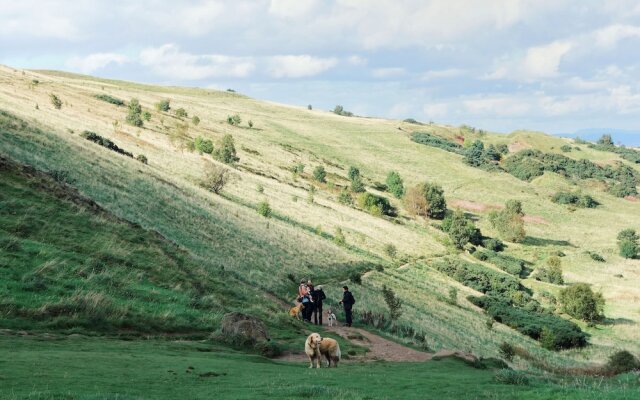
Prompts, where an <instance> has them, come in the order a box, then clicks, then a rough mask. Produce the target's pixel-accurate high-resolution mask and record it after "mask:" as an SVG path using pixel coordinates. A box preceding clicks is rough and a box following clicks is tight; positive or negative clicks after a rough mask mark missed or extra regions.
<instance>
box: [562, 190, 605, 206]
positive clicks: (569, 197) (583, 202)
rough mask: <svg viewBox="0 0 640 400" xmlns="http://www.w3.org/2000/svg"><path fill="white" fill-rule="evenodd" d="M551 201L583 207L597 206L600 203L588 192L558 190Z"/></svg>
mask: <svg viewBox="0 0 640 400" xmlns="http://www.w3.org/2000/svg"><path fill="white" fill-rule="evenodd" d="M551 201H553V202H554V203H558V204H572V205H575V206H578V207H582V208H596V207H597V206H599V205H600V203H598V202H597V201H596V200H595V199H594V198H593V197H591V196H589V195H587V194H584V195H583V194H577V193H570V192H562V191H561V192H557V193H556V194H554V195H553V197H551Z"/></svg>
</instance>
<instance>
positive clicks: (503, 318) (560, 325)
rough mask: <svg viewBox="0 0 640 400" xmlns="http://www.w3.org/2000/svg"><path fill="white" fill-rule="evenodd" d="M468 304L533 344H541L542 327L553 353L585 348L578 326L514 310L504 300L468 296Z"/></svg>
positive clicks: (553, 316)
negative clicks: (482, 309)
mask: <svg viewBox="0 0 640 400" xmlns="http://www.w3.org/2000/svg"><path fill="white" fill-rule="evenodd" d="M469 300H470V301H471V302H472V303H474V304H475V305H477V306H479V307H482V308H484V310H485V311H486V312H487V314H489V315H491V316H492V317H493V318H494V319H495V320H496V321H497V322H500V323H503V324H505V325H507V326H509V327H511V328H513V329H515V330H517V331H518V332H520V333H522V334H524V335H527V336H529V337H531V338H533V339H535V340H540V338H541V337H542V335H543V327H547V328H548V329H549V331H550V332H547V334H546V338H545V340H548V341H549V342H547V344H550V342H551V340H550V339H553V342H552V343H553V346H549V347H552V349H553V350H562V349H570V348H573V347H584V346H585V345H586V344H587V336H586V334H585V333H584V332H582V331H581V330H580V327H579V326H578V325H576V324H574V323H573V322H571V321H567V320H566V319H563V318H561V317H559V316H557V315H554V314H547V313H539V312H535V311H531V310H527V309H524V308H520V307H514V306H513V305H511V304H509V302H508V301H506V300H505V299H504V298H501V297H499V296H495V295H489V296H482V297H473V296H471V297H469Z"/></svg>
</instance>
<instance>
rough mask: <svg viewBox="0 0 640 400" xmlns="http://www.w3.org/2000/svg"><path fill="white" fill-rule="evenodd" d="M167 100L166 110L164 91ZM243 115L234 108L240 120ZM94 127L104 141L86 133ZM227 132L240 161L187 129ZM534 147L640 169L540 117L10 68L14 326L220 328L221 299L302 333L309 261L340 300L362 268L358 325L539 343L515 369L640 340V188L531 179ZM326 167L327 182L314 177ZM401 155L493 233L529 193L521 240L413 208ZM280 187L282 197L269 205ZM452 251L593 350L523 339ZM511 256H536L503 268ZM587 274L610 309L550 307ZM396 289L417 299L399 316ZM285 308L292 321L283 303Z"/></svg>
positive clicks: (572, 361) (7, 105)
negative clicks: (396, 112) (357, 182)
mask: <svg viewBox="0 0 640 400" xmlns="http://www.w3.org/2000/svg"><path fill="white" fill-rule="evenodd" d="M52 95H54V96H55V97H56V98H57V99H59V104H58V105H59V107H58V108H57V107H56V105H54V104H53V103H54V102H52ZM132 99H137V100H139V103H140V105H141V111H142V112H143V113H148V115H145V114H142V117H143V119H141V120H140V122H141V123H142V124H141V126H134V125H131V124H129V123H127V121H126V119H127V113H128V112H129V111H128V107H127V105H128V104H131V100H132ZM163 100H169V104H170V109H169V110H167V111H161V110H159V109H158V108H157V107H156V104H157V103H159V102H161V101H163ZM119 101H122V103H123V104H122V105H118V103H119ZM179 109H183V110H184V113H182V112H178V113H176V110H179ZM234 115H238V116H239V117H240V118H239V120H240V122H239V123H237V122H236V121H233V118H232V119H231V120H229V117H233V116H234ZM195 116H197V117H198V118H197V119H195V118H193V117H195ZM249 121H251V124H248V122H249ZM85 132H92V133H93V135H94V136H91V137H93V138H94V139H95V138H99V139H95V140H87V139H86V138H87V137H88V136H90V135H88V134H87V133H85ZM416 133H426V134H429V135H433V136H436V137H438V138H440V139H441V140H445V141H447V142H449V143H455V144H458V145H459V146H460V148H461V149H464V148H466V147H469V146H470V144H472V143H473V142H474V141H477V140H479V141H481V142H483V144H484V146H485V147H487V146H490V145H493V146H494V147H496V148H498V147H502V148H507V149H508V154H506V155H505V157H503V160H502V161H500V162H499V163H498V162H496V163H492V164H491V166H490V168H478V167H474V166H472V165H469V164H468V163H465V162H464V156H463V155H461V154H460V152H455V151H447V150H446V149H442V148H438V147H434V146H431V145H424V144H421V143H418V142H416V141H414V140H412V137H413V135H414V134H416ZM226 135H231V137H232V138H233V141H234V145H235V150H236V156H237V158H238V160H237V161H236V162H232V163H231V164H225V163H222V162H220V161H219V160H220V159H221V158H220V157H218V158H216V157H214V156H215V155H216V153H215V151H214V152H213V154H208V153H207V152H203V151H199V150H201V149H202V148H201V147H200V148H197V147H196V146H195V144H194V143H195V142H196V141H202V140H205V141H207V140H210V141H211V142H212V143H213V148H214V149H223V148H224V140H226V139H224V138H225V136H226ZM96 141H99V142H100V143H102V144H103V145H102V146H101V145H99V144H98V143H96ZM109 147H110V148H109ZM114 148H117V149H120V150H122V151H120V153H118V152H115V151H112V150H113V149H114ZM567 149H568V150H567ZM522 150H532V151H533V150H535V151H540V152H543V153H544V154H546V155H547V156H546V157H548V158H549V157H551V158H552V156H553V157H556V159H561V160H562V162H564V163H574V162H575V165H580V166H584V165H587V166H590V168H593V169H594V170H596V171H598V173H602V174H610V171H619V170H620V169H621V168H627V169H628V170H629V171H634V172H630V174H640V165H639V164H637V163H634V162H632V161H629V160H628V159H625V158H623V157H622V156H621V154H619V153H616V152H614V151H606V150H603V149H600V148H597V147H596V146H593V145H590V144H589V143H584V142H580V143H576V142H574V141H573V140H571V139H562V138H558V137H553V136H549V135H545V134H543V133H539V132H528V131H518V132H514V133H511V134H509V135H500V134H494V133H491V132H484V131H479V130H476V129H473V128H471V127H467V126H461V127H453V126H446V125H438V124H421V123H418V122H417V121H410V120H407V121H397V120H384V119H378V118H365V117H357V116H353V117H346V116H340V115H336V114H334V113H330V112H323V111H317V110H308V109H307V108H306V107H305V108H301V107H293V106H286V105H281V104H274V103H270V102H265V101H258V100H255V99H251V98H248V97H246V96H243V95H241V94H238V93H235V92H229V91H215V90H204V89H198V88H178V87H161V86H151V85H141V84H136V83H131V82H123V81H113V80H107V79H100V78H94V77H89V76H81V75H74V74H68V73H63V72H55V71H21V70H14V69H11V68H8V67H0V155H1V156H2V157H3V159H2V160H3V162H2V168H1V172H2V185H3V190H2V195H1V197H0V201H2V212H1V213H0V217H1V218H2V219H3V224H2V228H1V230H0V233H1V235H2V238H1V240H2V246H4V249H5V250H4V251H3V255H2V259H0V260H1V262H2V263H3V264H4V265H5V267H8V268H3V269H1V270H0V272H1V273H2V274H3V286H1V287H0V289H1V290H2V297H3V303H2V304H1V308H0V311H2V315H3V319H2V326H1V327H2V328H9V329H23V330H35V331H43V330H45V331H46V330H58V331H63V332H70V331H74V330H80V331H82V332H83V333H92V334H95V333H103V334H104V333H109V334H114V333H122V332H123V331H125V330H126V331H128V332H136V333H138V334H150V333H155V334H164V335H166V334H176V333H183V334H191V335H196V336H198V335H200V336H202V335H204V334H205V332H211V331H214V330H216V329H218V327H219V323H220V318H221V316H222V314H223V313H224V312H226V311H232V310H238V309H243V310H245V311H246V312H249V313H252V314H255V315H258V316H261V317H263V318H265V319H267V322H268V324H269V326H270V327H271V328H272V329H274V330H275V331H276V332H279V333H277V334H276V337H280V338H281V339H282V340H283V342H284V343H286V342H288V341H289V340H290V339H291V338H292V337H294V336H295V335H297V334H299V333H300V332H304V329H302V328H301V326H300V325H298V324H295V323H293V322H290V321H288V319H287V318H286V316H285V315H284V311H285V310H284V309H283V306H282V303H283V302H286V303H289V302H291V301H292V300H293V299H294V297H295V291H296V286H297V282H298V281H299V280H300V279H303V278H305V279H306V278H311V279H313V280H314V282H316V283H320V284H323V285H324V287H325V290H326V291H327V294H328V297H329V299H328V302H329V304H333V305H336V303H337V301H338V300H339V298H340V297H339V296H340V293H341V287H342V285H343V284H345V283H348V284H349V285H350V286H351V287H352V289H353V292H354V294H355V295H356V297H357V299H358V302H357V306H356V308H357V319H358V323H359V324H362V326H365V327H368V329H371V330H373V331H377V332H379V333H381V334H384V335H388V336H389V337H392V338H394V340H397V341H399V342H402V343H406V344H407V345H413V346H421V347H423V348H429V349H431V350H439V349H443V348H453V349H461V350H465V351H469V352H472V353H474V354H476V355H478V356H482V357H499V356H500V355H501V353H500V350H499V349H500V346H501V344H503V343H504V342H507V343H511V344H513V345H516V346H518V347H519V348H521V349H522V352H524V353H526V354H528V355H529V356H530V357H529V358H526V357H521V358H518V359H517V361H515V362H514V364H513V365H514V366H515V367H517V368H529V369H547V370H554V369H558V368H567V367H569V366H570V367H584V368H589V367H590V366H593V365H596V364H599V363H602V362H604V361H605V360H606V358H607V357H608V356H609V355H610V354H612V353H613V352H614V351H615V350H618V349H627V350H630V351H632V352H636V353H638V352H640V344H639V343H640V341H639V340H638V339H640V334H639V333H638V332H640V330H639V329H638V328H639V326H638V324H639V322H640V309H639V308H638V307H637V304H638V300H639V299H640V286H639V285H638V283H639V282H640V261H638V260H630V259H625V258H622V257H620V256H619V255H618V252H617V244H616V235H617V234H618V232H619V231H621V230H623V229H626V228H635V229H640V205H639V204H640V203H638V202H637V201H636V197H634V196H626V197H624V196H623V197H616V196H615V195H612V194H611V193H610V190H609V189H610V187H611V186H612V185H614V186H615V184H617V183H619V182H618V181H617V180H616V179H618V180H620V179H623V178H619V177H618V176H617V175H616V176H613V175H612V176H609V175H607V176H606V177H605V178H602V179H599V178H598V177H594V176H589V177H584V178H577V177H576V176H575V175H571V173H566V171H564V170H563V171H562V172H557V171H556V172H554V171H555V170H553V171H552V170H551V169H550V168H546V169H544V170H543V171H541V172H540V174H539V175H538V176H535V177H533V178H532V179H530V180H522V179H518V178H517V177H516V176H514V174H513V173H509V172H510V171H509V170H508V169H506V167H505V165H506V162H505V158H506V159H507V160H508V159H509V157H513V156H514V154H515V153H518V152H519V151H522ZM123 153H125V154H123ZM126 153H130V155H131V156H127V154H126ZM519 154H520V153H519ZM139 155H144V159H143V160H144V161H145V162H141V161H140V159H141V158H140V157H138V156H139ZM549 155H551V156H549ZM559 157H562V158H559ZM139 158H140V159H139ZM26 166H28V167H26ZM211 166H215V167H217V168H224V169H226V170H227V171H228V173H229V182H228V183H227V184H226V185H225V186H224V188H223V189H222V191H220V193H218V194H216V193H214V192H212V191H210V190H207V188H205V187H203V186H202V182H203V180H204V179H205V178H206V172H207V170H208V169H209V168H211ZM318 167H322V168H324V171H325V173H326V178H325V179H324V182H322V181H318V180H317V179H315V178H314V172H315V170H316V169H317V168H318ZM350 167H356V168H358V169H359V171H360V176H361V177H362V181H363V183H364V187H365V189H366V191H367V192H368V193H370V194H372V195H375V196H382V197H385V198H387V199H388V201H389V202H390V206H392V207H393V208H394V209H395V211H394V212H391V213H389V214H390V215H380V213H378V212H371V210H369V212H368V211H367V210H366V209H365V208H366V207H363V204H362V203H360V204H359V203H358V197H359V196H360V195H359V194H358V193H350V192H349V190H348V188H349V187H350V184H351V182H350V179H349V176H348V175H349V170H350ZM607 168H610V170H609V169H607ZM578 169H580V168H578ZM25 171H26V172H25ZM390 171H396V172H397V173H398V174H399V175H400V176H401V177H402V179H403V181H404V185H405V187H407V188H409V187H412V186H415V185H417V184H420V183H423V182H427V181H428V182H432V183H437V184H438V185H440V186H441V187H442V189H443V190H444V195H445V197H446V201H447V204H448V207H449V209H452V210H453V209H460V210H462V211H464V212H465V213H466V215H467V217H468V218H470V219H472V220H474V221H475V224H476V226H477V227H478V228H480V229H481V231H482V234H483V235H485V236H486V237H493V238H496V237H498V236H500V233H499V232H498V231H497V230H496V229H495V228H494V226H493V225H492V224H491V223H490V221H489V219H490V218H489V215H490V213H491V211H493V210H500V209H502V208H503V206H504V204H505V202H507V201H508V200H519V201H520V202H521V203H522V205H523V211H524V214H525V215H524V221H525V229H526V237H525V238H524V240H522V241H520V242H519V243H513V242H506V241H505V242H506V245H507V246H506V249H505V250H504V251H503V252H501V253H497V254H498V256H495V257H494V258H487V259H481V258H478V257H477V255H476V256H474V255H473V254H472V253H473V251H474V250H476V248H477V250H476V251H479V250H480V249H481V247H480V246H474V248H473V249H470V248H469V246H467V247H466V249H467V251H461V250H459V249H456V248H455V246H453V245H452V243H451V240H450V239H449V237H448V235H447V233H446V232H444V231H443V228H442V226H441V225H442V223H441V221H439V220H433V219H428V218H423V217H419V216H415V215H412V214H411V213H409V212H408V211H407V207H406V205H405V204H404V202H403V201H402V200H399V199H397V198H395V197H394V196H393V195H391V194H390V193H388V192H387V191H385V187H384V186H385V185H384V182H385V180H386V177H387V175H388V173H389V172H390ZM603 176H604V175H603ZM607 188H609V189H607ZM559 191H568V192H579V193H580V194H582V195H589V196H591V197H592V198H593V199H595V200H596V201H597V202H598V203H599V206H598V207H596V208H579V207H572V206H567V205H562V204H557V203H554V202H552V201H551V199H552V197H553V196H554V194H556V193H557V192H559ZM344 193H348V196H349V198H350V199H351V200H345V198H344ZM341 196H342V197H341ZM267 204H268V209H269V210H270V212H262V214H265V215H266V216H263V215H260V214H259V213H258V212H257V210H261V209H262V210H263V211H264V206H265V205H267ZM390 249H393V250H390ZM468 250H470V251H468ZM593 254H597V255H600V256H601V257H602V258H603V259H604V260H605V261H604V262H601V261H597V260H596V259H594V257H592V255H593ZM551 257H556V258H559V259H560V260H561V261H560V263H561V267H562V270H563V275H564V282H565V284H564V285H558V284H551V283H547V282H543V281H539V280H536V279H535V278H534V277H535V276H536V272H537V271H538V270H539V269H541V268H542V267H544V266H545V265H546V264H547V262H548V259H549V258H551ZM514 260H515V261H514ZM444 262H449V263H461V265H463V266H464V265H471V267H464V268H467V269H468V270H473V271H476V270H478V271H480V272H479V274H480V275H483V276H492V277H494V278H492V279H494V280H493V281H492V282H496V281H500V282H507V281H508V282H512V285H514V286H513V287H514V288H516V289H514V290H515V291H516V292H517V294H518V296H524V297H525V298H526V299H527V302H528V303H527V304H529V305H531V304H534V305H535V306H536V307H538V308H540V309H541V310H542V308H544V309H545V310H546V311H544V313H543V312H542V311H540V312H538V311H535V312H533V311H531V310H527V312H529V313H530V314H527V315H529V316H530V317H531V318H534V317H535V318H538V316H539V315H543V314H544V315H547V316H548V315H551V316H552V318H555V321H560V322H559V323H562V321H565V322H566V321H568V323H571V324H573V325H575V326H576V327H578V328H579V330H581V331H583V332H585V333H586V336H587V340H588V342H589V345H588V346H585V347H577V348H572V349H569V350H563V351H549V350H547V349H545V348H543V347H542V346H541V345H540V342H539V341H538V340H534V339H539V338H538V337H537V336H536V335H538V334H533V335H529V336H527V335H523V334H522V333H521V332H522V330H521V332H519V331H518V330H516V329H513V325H511V327H510V326H508V325H510V324H508V323H506V322H505V323H504V324H503V323H501V322H503V321H502V320H500V318H496V321H494V322H488V321H489V320H490V319H491V318H490V317H489V316H488V315H487V314H486V313H485V311H484V310H483V309H482V308H480V307H478V306H477V303H476V302H474V301H473V298H474V297H478V296H481V295H482V294H483V293H487V294H488V295H489V294H491V293H493V291H495V290H498V289H499V288H496V287H495V283H492V284H491V285H493V286H490V287H489V288H488V289H486V288H485V289H482V288H480V287H479V286H478V285H475V284H474V283H473V282H472V281H470V280H465V279H463V278H461V275H460V273H457V274H448V273H447V272H446V271H447V269H446V268H445V267H439V265H442V263H444ZM513 262H516V263H520V264H519V265H521V266H522V268H526V269H527V270H528V272H527V273H525V272H524V270H523V272H522V273H516V274H514V273H512V272H509V271H508V270H505V268H503V267H501V265H503V264H504V263H513ZM483 271H484V272H483ZM505 271H506V272H505ZM83 274H84V275H83ZM578 282H584V283H588V284H590V285H591V287H592V288H593V289H595V290H596V291H598V292H601V293H602V295H603V297H604V299H605V301H606V305H605V307H604V315H605V319H604V320H602V321H600V322H598V323H596V324H588V323H586V322H584V321H580V320H575V319H573V318H571V317H569V316H568V315H565V314H563V313H561V312H560V307H556V306H555V303H556V302H557V300H556V299H557V297H558V293H559V292H560V290H561V289H562V288H563V287H567V285H572V284H575V283H578ZM383 286H386V287H390V288H391V289H392V290H393V291H394V292H395V293H396V294H397V296H398V297H399V298H400V299H401V301H402V303H403V313H402V315H401V316H400V318H399V319H398V321H395V322H393V323H392V322H391V321H389V318H388V316H387V312H388V311H387V307H386V305H385V301H384V298H383V291H382V289H383ZM512 294H513V293H511V294H509V295H512ZM92 302H93V303H92ZM102 302H104V303H102ZM92 304H93V308H92ZM100 304H108V305H109V307H111V309H112V311H113V313H112V314H105V315H102V316H101V317H100V316H99V317H100V318H102V320H100V319H99V320H98V321H97V322H96V320H95V317H96V316H95V315H94V314H93V311H92V310H94V309H96V308H100V307H99V306H100ZM545 313H546V314H545ZM274 314H276V315H279V317H278V318H275V319H273V318H272V319H269V316H270V315H274ZM534 314H535V315H534ZM545 318H546V317H545ZM550 318H551V317H550ZM32 321H34V322H32ZM136 321H137V322H136ZM530 336H531V337H530ZM285 346H286V345H285ZM541 360H544V363H543V364H544V365H543V366H541V365H542V364H541Z"/></svg>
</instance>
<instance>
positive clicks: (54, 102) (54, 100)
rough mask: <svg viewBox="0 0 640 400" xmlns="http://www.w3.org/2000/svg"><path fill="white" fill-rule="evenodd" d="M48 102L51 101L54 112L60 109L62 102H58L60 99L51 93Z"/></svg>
mask: <svg viewBox="0 0 640 400" xmlns="http://www.w3.org/2000/svg"><path fill="white" fill-rule="evenodd" d="M49 100H51V104H52V105H53V108H55V109H56V110H59V109H61V108H62V100H60V98H59V97H58V96H56V95H55V94H53V93H51V94H50V95H49Z"/></svg>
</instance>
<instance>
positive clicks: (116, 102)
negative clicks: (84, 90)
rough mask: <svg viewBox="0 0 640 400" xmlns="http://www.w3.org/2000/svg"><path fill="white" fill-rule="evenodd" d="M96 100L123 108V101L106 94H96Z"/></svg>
mask: <svg viewBox="0 0 640 400" xmlns="http://www.w3.org/2000/svg"><path fill="white" fill-rule="evenodd" d="M95 97H96V99H98V100H102V101H106V102H107V103H111V104H114V105H116V106H123V105H124V101H122V100H120V99H118V98H117V97H113V96H109V95H108V94H97V95H96V96H95Z"/></svg>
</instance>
